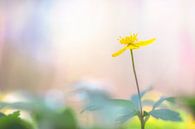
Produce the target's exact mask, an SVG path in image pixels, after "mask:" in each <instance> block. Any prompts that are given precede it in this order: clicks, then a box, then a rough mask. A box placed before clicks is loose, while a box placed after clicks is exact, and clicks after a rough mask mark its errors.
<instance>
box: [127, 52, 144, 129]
mask: <svg viewBox="0 0 195 129" xmlns="http://www.w3.org/2000/svg"><path fill="white" fill-rule="evenodd" d="M130 53H131V61H132V67H133V73H134V76H135V82H136V88H137V92H138V97H139V108H140V115H139V119H140V123H141V129H144V128H145V121H144V116H143V109H142V102H141V94H140V88H139V83H138V79H137V74H136V70H135V61H134V55H133V50H130Z"/></svg>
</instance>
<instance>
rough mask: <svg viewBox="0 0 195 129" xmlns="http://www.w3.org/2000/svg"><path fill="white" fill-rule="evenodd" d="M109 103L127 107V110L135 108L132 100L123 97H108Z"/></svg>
mask: <svg viewBox="0 0 195 129" xmlns="http://www.w3.org/2000/svg"><path fill="white" fill-rule="evenodd" d="M110 104H111V105H115V106H121V107H123V108H127V109H128V110H135V106H134V105H133V102H132V101H130V100H125V99H110Z"/></svg>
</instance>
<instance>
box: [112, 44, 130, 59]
mask: <svg viewBox="0 0 195 129" xmlns="http://www.w3.org/2000/svg"><path fill="white" fill-rule="evenodd" d="M127 49H128V46H125V47H123V48H122V49H120V50H118V51H117V52H115V53H113V54H112V57H116V56H119V55H120V54H122V53H123V52H124V51H126V50H127Z"/></svg>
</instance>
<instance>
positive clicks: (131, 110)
mask: <svg viewBox="0 0 195 129" xmlns="http://www.w3.org/2000/svg"><path fill="white" fill-rule="evenodd" d="M110 103H111V105H110V106H114V107H116V108H119V109H120V110H119V111H118V112H116V113H117V114H116V115H117V119H116V121H117V122H119V123H124V122H126V121H127V120H129V119H131V118H132V117H134V116H135V115H137V112H136V109H135V106H134V104H133V102H132V101H130V100H124V99H111V100H110Z"/></svg>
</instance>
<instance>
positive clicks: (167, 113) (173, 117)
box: [150, 109, 182, 121]
mask: <svg viewBox="0 0 195 129" xmlns="http://www.w3.org/2000/svg"><path fill="white" fill-rule="evenodd" d="M150 114H151V115H152V116H153V117H155V118H157V119H162V120H168V121H182V119H181V117H180V115H179V113H178V112H175V111H172V110H169V109H157V110H152V111H151V112H150Z"/></svg>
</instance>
